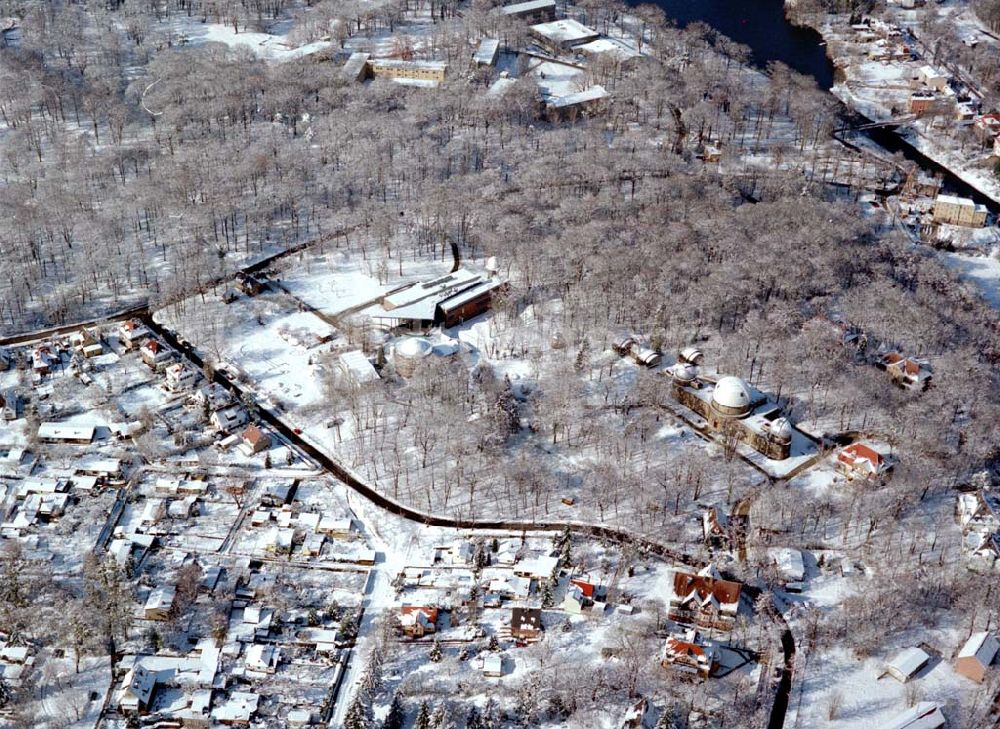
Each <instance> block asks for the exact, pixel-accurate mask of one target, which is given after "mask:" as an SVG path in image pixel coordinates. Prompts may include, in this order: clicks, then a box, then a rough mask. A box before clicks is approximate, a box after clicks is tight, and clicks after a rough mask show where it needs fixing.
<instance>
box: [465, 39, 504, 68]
mask: <svg viewBox="0 0 1000 729" xmlns="http://www.w3.org/2000/svg"><path fill="white" fill-rule="evenodd" d="M499 55H500V41H499V40H497V39H496V38H483V39H482V40H481V41H479V47H478V48H477V49H476V53H475V55H473V56H472V60H473V62H475V64H476V65H477V66H495V65H496V62H497V57H498V56H499Z"/></svg>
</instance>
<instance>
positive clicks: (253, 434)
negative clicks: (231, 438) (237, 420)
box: [243, 424, 271, 446]
mask: <svg viewBox="0 0 1000 729" xmlns="http://www.w3.org/2000/svg"><path fill="white" fill-rule="evenodd" d="M243 440H245V441H246V442H247V443H249V444H250V445H252V446H256V445H257V444H258V443H263V442H265V441H270V440H271V438H270V436H269V435H268V434H267V433H265V432H264V431H263V430H261V429H260V428H259V427H257V426H256V425H253V424H251V425H248V426H247V428H246V430H244V431H243Z"/></svg>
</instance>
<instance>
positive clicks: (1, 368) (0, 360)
mask: <svg viewBox="0 0 1000 729" xmlns="http://www.w3.org/2000/svg"><path fill="white" fill-rule="evenodd" d="M10 366H11V356H10V352H8V351H7V350H6V349H0V372H6V371H7V370H9V369H10Z"/></svg>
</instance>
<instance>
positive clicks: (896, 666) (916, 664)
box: [888, 647, 931, 677]
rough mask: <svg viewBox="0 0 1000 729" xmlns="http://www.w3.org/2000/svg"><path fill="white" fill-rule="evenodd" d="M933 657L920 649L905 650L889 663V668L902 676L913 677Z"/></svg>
mask: <svg viewBox="0 0 1000 729" xmlns="http://www.w3.org/2000/svg"><path fill="white" fill-rule="evenodd" d="M930 659H931V657H930V656H929V655H927V653H926V652H924V651H923V650H922V649H920V648H916V647H911V648H905V649H904V650H902V651H900V652H899V653H897V654H896V656H895V657H894V658H893V659H892V660H891V661H889V663H888V668H889V669H890V670H894V671H895V672H897V673H899V674H900V675H901V676H906V677H909V676H912V675H913V674H915V673H916V672H917V671H919V670H920V669H921V668H922V667H923V666H924V665H925V664H926V663H927V661H929V660H930Z"/></svg>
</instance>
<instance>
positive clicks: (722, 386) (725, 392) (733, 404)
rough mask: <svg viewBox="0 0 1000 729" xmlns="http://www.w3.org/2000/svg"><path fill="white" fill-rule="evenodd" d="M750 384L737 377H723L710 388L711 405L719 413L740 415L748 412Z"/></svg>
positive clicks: (751, 398)
mask: <svg viewBox="0 0 1000 729" xmlns="http://www.w3.org/2000/svg"><path fill="white" fill-rule="evenodd" d="M752 403H753V397H751V395H750V386H749V385H747V383H745V382H744V381H743V380H741V379H740V378H739V377H723V378H722V379H721V380H719V381H718V382H716V383H715V389H714V390H712V407H713V408H714V409H715V410H716V412H718V413H719V414H720V415H724V416H727V417H742V416H744V415H746V414H747V413H749V412H750V405H751V404H752Z"/></svg>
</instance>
